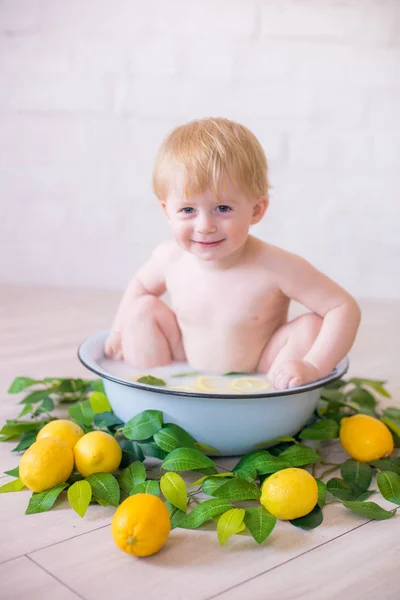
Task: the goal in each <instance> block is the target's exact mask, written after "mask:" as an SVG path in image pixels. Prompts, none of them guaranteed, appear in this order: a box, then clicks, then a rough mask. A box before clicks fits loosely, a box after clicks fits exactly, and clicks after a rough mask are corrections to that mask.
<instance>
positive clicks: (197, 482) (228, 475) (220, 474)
mask: <svg viewBox="0 0 400 600" xmlns="http://www.w3.org/2000/svg"><path fill="white" fill-rule="evenodd" d="M214 477H216V478H218V477H233V473H231V472H230V471H227V472H226V473H217V474H216V475H213V476H212V477H210V476H209V475H205V476H204V477H200V479H196V481H193V483H190V484H189V487H194V486H196V485H201V484H202V483H203V481H205V480H206V479H213V478H214Z"/></svg>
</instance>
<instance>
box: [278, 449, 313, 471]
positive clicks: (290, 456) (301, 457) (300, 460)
mask: <svg viewBox="0 0 400 600" xmlns="http://www.w3.org/2000/svg"><path fill="white" fill-rule="evenodd" d="M280 458H281V459H282V460H287V461H288V462H289V463H290V466H292V467H303V466H305V465H310V464H313V463H317V462H319V461H320V460H321V457H320V455H319V454H318V453H317V452H315V450H313V449H312V448H309V446H303V445H302V444H295V445H293V446H290V447H289V448H287V450H284V451H283V452H282V454H281V455H280Z"/></svg>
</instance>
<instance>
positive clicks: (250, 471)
mask: <svg viewBox="0 0 400 600" xmlns="http://www.w3.org/2000/svg"><path fill="white" fill-rule="evenodd" d="M235 475H236V477H237V478H238V479H244V480H245V481H254V480H255V479H257V469H256V468H255V467H252V466H251V465H248V466H247V467H244V468H243V469H238V470H237V471H235Z"/></svg>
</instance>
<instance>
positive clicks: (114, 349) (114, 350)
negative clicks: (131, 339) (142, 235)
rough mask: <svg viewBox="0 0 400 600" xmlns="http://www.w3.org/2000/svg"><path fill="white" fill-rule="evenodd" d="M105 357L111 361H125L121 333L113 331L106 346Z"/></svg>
mask: <svg viewBox="0 0 400 600" xmlns="http://www.w3.org/2000/svg"><path fill="white" fill-rule="evenodd" d="M104 356H105V357H106V358H110V359H111V360H123V358H124V356H123V353H122V337H121V332H120V331H115V330H112V331H111V332H110V335H109V336H108V338H107V340H106V343H105V345H104Z"/></svg>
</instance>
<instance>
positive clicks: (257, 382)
mask: <svg viewBox="0 0 400 600" xmlns="http://www.w3.org/2000/svg"><path fill="white" fill-rule="evenodd" d="M229 387H230V389H231V390H232V391H233V392H243V393H245V394H246V393H247V394H248V393H251V392H262V391H264V390H269V389H270V387H271V383H270V382H269V381H267V380H266V379H264V377H236V378H235V379H231V380H230V382H229Z"/></svg>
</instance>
